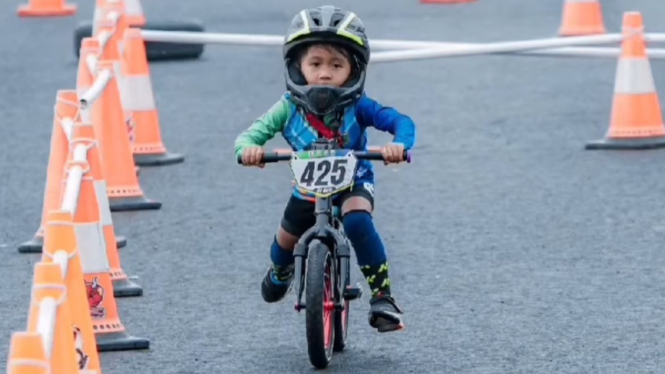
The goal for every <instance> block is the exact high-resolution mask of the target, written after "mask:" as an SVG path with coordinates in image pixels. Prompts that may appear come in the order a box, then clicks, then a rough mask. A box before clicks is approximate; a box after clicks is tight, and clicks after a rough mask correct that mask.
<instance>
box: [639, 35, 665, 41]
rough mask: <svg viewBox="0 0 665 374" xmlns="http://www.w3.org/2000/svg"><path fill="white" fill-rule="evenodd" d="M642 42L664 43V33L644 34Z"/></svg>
mask: <svg viewBox="0 0 665 374" xmlns="http://www.w3.org/2000/svg"><path fill="white" fill-rule="evenodd" d="M644 40H646V41H647V42H651V43H659V42H660V43H665V33H660V34H656V33H648V34H644Z"/></svg>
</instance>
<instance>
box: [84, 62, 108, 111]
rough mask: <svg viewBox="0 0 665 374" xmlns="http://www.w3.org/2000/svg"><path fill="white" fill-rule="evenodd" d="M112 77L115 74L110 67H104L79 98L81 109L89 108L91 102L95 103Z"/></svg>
mask: <svg viewBox="0 0 665 374" xmlns="http://www.w3.org/2000/svg"><path fill="white" fill-rule="evenodd" d="M112 77H113V75H112V72H111V70H110V69H104V70H102V71H101V72H99V74H98V75H97V78H95V82H94V83H93V84H92V86H90V88H88V90H87V91H86V92H85V93H84V94H83V95H81V98H80V99H79V102H80V105H81V109H84V110H85V109H87V108H88V106H89V105H90V104H92V103H94V102H95V101H96V100H97V99H98V98H99V96H100V95H101V94H102V93H103V92H104V90H105V89H106V86H108V84H109V82H111V78H112Z"/></svg>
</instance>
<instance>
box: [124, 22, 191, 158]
mask: <svg viewBox="0 0 665 374" xmlns="http://www.w3.org/2000/svg"><path fill="white" fill-rule="evenodd" d="M121 50H122V51H121V55H120V57H121V67H122V73H121V75H122V80H121V84H120V97H121V99H122V106H123V108H124V109H125V111H126V112H127V117H128V118H130V121H132V122H133V126H131V127H133V128H134V129H135V132H134V133H135V137H134V138H133V139H132V138H130V141H131V140H133V152H134V162H135V163H136V164H137V165H140V166H158V165H170V164H175V163H180V162H183V161H184V160H185V157H184V156H182V155H180V154H173V153H168V152H167V150H166V147H165V146H164V143H163V142H162V135H161V131H160V126H159V114H158V112H157V107H156V104H155V97H154V94H153V92H152V82H151V80H150V68H149V67H148V59H147V57H146V52H145V44H144V42H143V38H142V37H141V30H139V29H136V28H128V29H126V30H125V35H124V38H123V43H122V48H121Z"/></svg>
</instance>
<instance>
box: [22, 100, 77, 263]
mask: <svg viewBox="0 0 665 374" xmlns="http://www.w3.org/2000/svg"><path fill="white" fill-rule="evenodd" d="M77 108H78V100H77V98H76V93H74V92H71V91H66V90H60V91H58V92H57V94H56V98H55V107H54V115H53V130H52V132H51V148H50V150H49V160H48V167H47V170H46V186H45V187H44V202H43V207H42V218H41V224H40V227H39V229H38V230H37V233H35V236H34V238H33V239H32V240H29V241H27V242H25V243H22V244H21V245H20V246H19V247H18V251H19V252H20V253H40V252H41V251H42V245H43V243H44V226H45V225H46V214H47V212H48V211H49V210H51V209H59V208H60V203H61V201H60V197H61V196H62V195H61V194H62V191H61V185H60V181H62V167H63V165H64V164H65V159H66V158H67V148H68V147H69V145H68V143H69V142H68V141H67V135H66V134H65V132H64V130H63V127H62V123H61V119H62V118H70V119H75V118H76V116H77V115H78V109H77Z"/></svg>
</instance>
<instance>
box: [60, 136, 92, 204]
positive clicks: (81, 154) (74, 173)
mask: <svg viewBox="0 0 665 374" xmlns="http://www.w3.org/2000/svg"><path fill="white" fill-rule="evenodd" d="M87 153H88V148H87V147H86V146H85V145H83V144H78V145H77V146H76V148H74V155H73V160H74V161H86V160H87ZM82 179H83V168H82V167H81V166H80V165H74V166H72V167H71V168H70V169H69V173H68V175H67V181H66V183H65V192H64V194H63V197H62V205H61V206H60V209H62V210H65V211H68V212H71V213H72V214H74V213H76V205H77V203H78V199H79V192H80V191H81V180H82Z"/></svg>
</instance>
